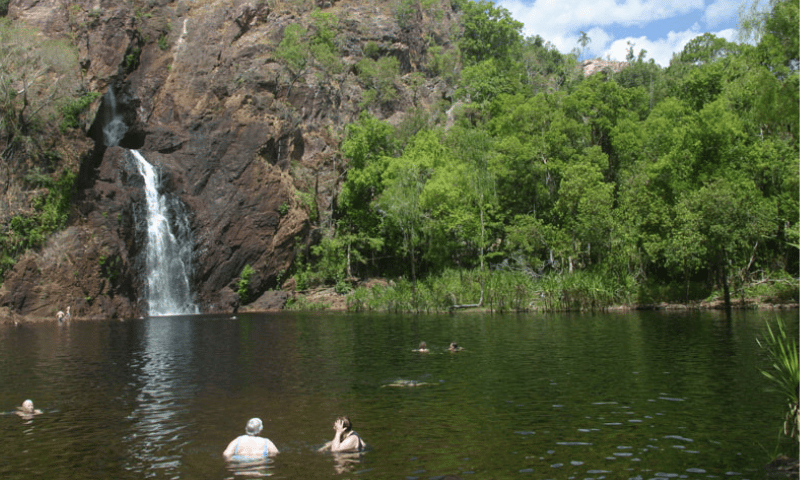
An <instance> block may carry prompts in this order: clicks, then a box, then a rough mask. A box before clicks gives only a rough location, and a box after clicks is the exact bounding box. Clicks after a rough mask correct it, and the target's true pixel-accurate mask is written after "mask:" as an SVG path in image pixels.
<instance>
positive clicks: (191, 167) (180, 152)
mask: <svg viewBox="0 0 800 480" xmlns="http://www.w3.org/2000/svg"><path fill="white" fill-rule="evenodd" d="M139 3H140V2H123V1H119V0H98V1H95V2H74V1H67V0H11V2H10V4H9V14H8V16H9V18H11V19H12V20H13V21H15V22H26V23H28V24H30V25H33V26H35V27H37V28H40V29H41V30H42V31H43V32H46V34H47V35H53V36H60V37H63V36H71V37H72V38H74V40H75V42H76V44H77V47H78V49H79V52H80V58H81V66H82V68H83V71H84V74H85V78H86V83H87V84H88V85H89V88H90V89H91V90H93V91H98V92H107V91H108V90H109V89H112V90H113V92H114V94H115V96H116V107H117V113H118V114H119V115H121V116H122V118H123V119H124V121H125V123H126V125H127V126H128V130H127V133H126V134H125V136H124V137H123V138H122V140H121V141H120V142H119V145H120V146H119V147H111V148H107V147H106V146H105V145H104V142H103V137H102V128H103V127H104V125H105V124H106V122H107V121H108V117H107V115H106V114H104V112H106V111H107V109H108V107H109V105H108V96H106V97H105V102H106V105H103V100H98V101H97V102H96V104H95V105H94V106H93V112H95V114H94V115H93V116H92V122H91V123H90V124H87V125H86V126H85V129H86V132H87V135H88V136H89V137H90V138H91V139H92V140H94V148H93V149H92V150H91V151H86V153H85V156H84V159H83V161H82V164H81V167H80V173H79V189H78V192H77V194H76V197H75V201H74V203H75V214H74V215H73V218H72V220H71V222H70V223H71V224H70V226H69V227H68V228H67V229H66V230H65V231H62V232H60V233H58V234H57V235H55V236H53V238H51V239H50V241H49V242H48V245H47V246H46V247H45V248H44V249H42V250H41V251H36V252H28V253H27V254H26V255H25V257H24V258H23V259H22V260H21V261H20V262H19V263H18V264H17V265H16V267H15V268H14V269H13V271H12V272H10V274H9V275H7V277H6V278H5V280H4V283H3V286H2V288H1V289H0V307H2V308H4V311H5V312H6V314H12V313H15V314H21V315H25V316H28V317H50V316H52V315H54V314H55V312H56V311H57V310H58V309H60V308H65V306H66V305H67V304H71V305H72V312H73V314H74V315H76V316H78V317H130V316H134V315H140V314H146V304H145V300H146V299H145V287H144V284H145V281H144V279H145V278H146V276H147V274H148V272H147V271H146V268H145V267H144V262H143V259H142V252H143V250H144V248H145V245H144V242H145V240H144V237H143V235H142V233H141V230H142V229H141V212H138V210H140V209H141V204H142V202H143V198H142V197H143V195H144V194H143V191H142V178H141V176H139V175H138V174H137V173H136V169H135V168H134V167H133V164H132V158H131V154H130V152H129V150H128V149H138V150H139V151H140V152H141V153H142V154H143V155H144V156H145V157H146V158H147V159H148V160H149V161H150V162H151V163H152V164H153V165H155V166H156V168H157V169H159V170H160V171H161V172H162V175H163V177H164V179H165V180H164V184H163V185H162V188H163V189H164V190H165V191H168V192H170V194H172V195H175V196H177V197H178V198H180V200H181V201H182V202H183V204H184V205H186V207H187V208H188V211H189V212H190V223H191V231H192V237H193V247H192V248H193V251H194V256H193V261H194V271H193V274H192V279H191V283H192V286H193V288H194V291H195V293H196V297H197V303H198V305H199V307H200V310H201V311H203V312H207V313H210V312H224V311H232V310H236V309H237V308H238V307H239V299H238V295H237V294H236V292H235V288H236V287H235V284H236V281H237V280H238V278H239V276H240V273H241V271H242V269H243V268H244V267H245V265H250V266H252V267H253V269H254V270H255V272H256V273H255V275H254V276H253V277H252V278H251V282H250V283H251V287H252V290H253V291H254V292H255V293H256V294H257V295H256V297H258V294H261V293H264V292H266V291H267V290H269V289H273V288H276V287H280V285H278V282H279V281H280V280H281V279H285V273H284V272H287V271H289V270H290V268H291V266H292V262H293V260H294V257H295V254H296V251H297V249H298V248H300V247H302V246H303V245H306V244H307V243H308V242H311V241H313V240H314V238H315V236H318V232H319V230H320V228H323V227H324V226H325V223H326V221H329V219H330V212H331V211H332V205H333V203H334V202H335V197H336V194H337V192H338V190H339V188H340V182H341V180H342V178H343V173H344V171H345V169H346V165H345V164H344V159H342V158H341V157H340V155H339V152H338V146H339V142H340V139H341V137H342V136H343V133H344V127H345V125H347V124H348V123H350V122H351V121H353V120H354V119H355V118H356V117H357V116H358V115H359V113H360V111H361V110H362V108H361V107H360V103H361V101H362V98H363V94H364V91H365V88H366V87H365V86H364V85H362V84H361V83H360V81H359V78H358V76H357V69H356V67H355V66H356V64H357V62H358V61H359V60H360V59H361V58H362V56H363V53H362V52H363V51H364V47H365V46H366V45H367V44H368V43H369V44H371V45H372V47H373V50H374V49H375V47H377V50H378V51H379V52H380V53H381V54H383V55H392V56H395V57H396V58H398V60H399V65H400V68H401V76H398V78H397V79H396V81H395V88H396V89H397V92H398V98H397V99H396V100H394V101H392V102H390V103H383V104H374V105H373V106H372V107H371V110H372V112H373V113H374V114H375V115H376V116H378V117H379V118H384V119H388V120H389V121H391V122H399V121H401V120H402V119H403V117H404V115H405V112H406V111H409V110H411V109H412V108H414V107H416V106H425V105H432V104H434V103H435V102H437V101H439V100H440V99H441V98H442V96H443V95H444V92H445V90H446V88H447V86H446V85H443V84H438V83H435V82H433V81H431V80H426V81H425V82H424V83H423V84H422V85H421V86H419V85H415V86H414V87H413V91H412V88H411V87H409V86H407V85H406V83H409V84H410V83H411V82H405V81H404V80H405V78H407V77H406V75H407V74H410V73H412V72H415V71H417V70H418V69H420V68H421V66H422V65H423V64H424V62H425V58H426V53H427V48H428V45H429V43H430V42H433V41H435V42H436V43H437V44H439V45H443V46H444V47H445V48H447V47H449V41H450V40H449V35H450V28H451V24H452V22H453V21H454V18H453V17H454V14H453V12H452V9H451V8H450V5H449V1H448V0H443V1H442V3H441V5H439V6H437V8H438V10H437V12H440V13H438V14H437V15H436V16H435V17H434V16H433V15H432V14H431V12H429V11H423V10H421V9H419V8H417V9H416V10H414V11H413V21H410V22H409V21H404V22H403V24H404V25H406V27H405V28H401V26H400V25H399V24H398V20H397V18H398V15H397V13H396V10H395V7H396V6H397V5H395V4H396V3H397V4H399V3H400V2H363V1H359V0H341V1H336V2H317V4H314V2H306V1H299V0H298V1H287V2H283V1H264V0H262V1H252V2H247V1H242V0H234V1H230V0H224V1H223V0H220V1H188V0H183V1H177V2H171V1H167V0H157V1H155V2H148V3H144V2H142V3H141V5H139ZM412 3H415V2H412ZM317 6H319V7H323V8H324V9H325V10H324V11H326V12H329V13H332V14H334V15H336V17H337V18H338V19H339V24H338V34H337V36H336V39H337V40H336V41H337V46H338V49H339V53H340V56H341V59H342V62H343V64H344V69H343V71H341V72H340V73H330V72H323V71H320V70H319V69H315V68H314V67H310V68H308V69H307V70H306V71H305V72H304V74H303V75H302V76H300V77H298V76H297V75H296V72H292V71H290V69H289V68H287V67H286V65H285V64H284V63H283V62H281V61H280V60H279V59H278V58H276V55H275V49H276V47H277V46H278V45H279V43H280V41H281V39H282V38H283V33H284V29H285V28H286V27H287V26H288V25H290V24H293V23H299V24H301V25H303V26H305V27H309V28H313V26H312V21H313V20H312V16H311V13H312V11H313V9H314V8H316V7H317ZM417 7H418V4H417ZM293 73H294V75H293ZM308 198H313V199H315V200H316V201H315V202H308V201H304V199H308ZM137 212H138V213H137ZM312 219H314V220H312ZM0 313H2V312H0Z"/></svg>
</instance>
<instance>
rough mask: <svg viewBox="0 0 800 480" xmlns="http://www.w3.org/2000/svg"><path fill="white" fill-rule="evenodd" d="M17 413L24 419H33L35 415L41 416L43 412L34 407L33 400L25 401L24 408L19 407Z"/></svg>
mask: <svg viewBox="0 0 800 480" xmlns="http://www.w3.org/2000/svg"><path fill="white" fill-rule="evenodd" d="M15 413H16V414H17V415H19V416H20V417H22V418H24V419H31V418H33V416H34V415H39V414H41V413H42V411H41V410H39V409H37V408H34V407H33V400H25V401H24V402H22V406H20V407H17V411H16V412H15Z"/></svg>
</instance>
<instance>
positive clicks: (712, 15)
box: [703, 0, 742, 27]
mask: <svg viewBox="0 0 800 480" xmlns="http://www.w3.org/2000/svg"><path fill="white" fill-rule="evenodd" d="M741 3H742V2H741V1H736V0H717V1H716V2H714V3H711V4H709V5H708V6H707V7H706V11H705V13H704V14H703V20H704V21H705V22H706V25H708V26H709V27H715V26H717V25H719V24H720V23H724V22H728V21H730V20H732V19H734V18H736V17H737V16H738V14H739V5H740V4H741Z"/></svg>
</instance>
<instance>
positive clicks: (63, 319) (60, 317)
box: [56, 306, 72, 323]
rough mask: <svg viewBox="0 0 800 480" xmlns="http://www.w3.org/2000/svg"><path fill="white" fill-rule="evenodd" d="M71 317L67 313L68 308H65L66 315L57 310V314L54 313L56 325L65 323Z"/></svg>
mask: <svg viewBox="0 0 800 480" xmlns="http://www.w3.org/2000/svg"><path fill="white" fill-rule="evenodd" d="M71 317H72V315H71V314H70V313H69V306H67V312H66V313H64V312H62V311H61V310H59V311H58V313H56V319H57V320H58V323H62V322H66V321H68V320H69V319H70V318H71Z"/></svg>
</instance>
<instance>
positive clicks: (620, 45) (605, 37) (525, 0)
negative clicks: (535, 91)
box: [494, 0, 763, 67]
mask: <svg viewBox="0 0 800 480" xmlns="http://www.w3.org/2000/svg"><path fill="white" fill-rule="evenodd" d="M752 1H753V0H744V1H743V0H677V1H669V0H494V3H495V4H496V5H497V6H500V7H503V8H505V9H506V10H508V11H509V12H511V15H512V16H513V17H514V18H515V19H516V20H518V21H520V22H522V23H523V24H525V27H524V34H525V36H532V35H540V36H541V37H542V38H544V39H545V40H547V41H549V42H550V43H552V44H553V45H555V46H556V47H557V48H558V50H559V51H561V52H562V53H568V52H570V51H572V49H574V48H576V47H578V38H579V37H580V35H581V31H584V32H586V33H587V34H588V35H589V38H590V39H591V43H589V45H588V46H587V50H589V53H588V54H587V55H584V56H583V57H582V58H595V57H601V58H603V59H606V58H609V57H610V58H611V59H612V60H625V55H626V53H627V52H628V42H631V43H632V44H634V52H635V53H636V54H637V55H638V54H639V51H640V50H641V49H644V50H646V51H647V52H646V54H645V59H646V60H649V59H651V58H652V59H653V60H655V62H656V63H658V64H659V65H661V66H663V67H666V66H669V61H670V59H671V58H672V54H673V53H678V52H680V51H681V50H683V47H684V46H685V45H686V44H687V43H688V42H689V41H690V40H691V39H693V38H695V37H697V36H700V35H702V34H704V33H706V32H710V33H713V34H714V35H716V36H718V37H722V38H725V39H727V40H730V41H737V33H738V32H737V30H736V29H737V23H738V13H739V8H740V6H742V4H743V3H744V2H747V5H748V6H749V5H750V3H752ZM755 1H758V0H755ZM762 3H763V2H762Z"/></svg>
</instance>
